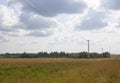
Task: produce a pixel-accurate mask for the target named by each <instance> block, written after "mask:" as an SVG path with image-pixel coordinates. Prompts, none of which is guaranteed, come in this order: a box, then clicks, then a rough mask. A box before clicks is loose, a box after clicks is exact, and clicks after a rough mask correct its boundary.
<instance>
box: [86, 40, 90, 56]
mask: <svg viewBox="0 0 120 83" xmlns="http://www.w3.org/2000/svg"><path fill="white" fill-rule="evenodd" d="M87 42H88V58H90V53H89V52H90V48H89V44H90V40H87Z"/></svg>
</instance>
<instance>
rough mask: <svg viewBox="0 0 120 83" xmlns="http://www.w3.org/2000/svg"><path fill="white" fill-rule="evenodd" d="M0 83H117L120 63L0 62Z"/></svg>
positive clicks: (76, 60)
mask: <svg viewBox="0 0 120 83" xmlns="http://www.w3.org/2000/svg"><path fill="white" fill-rule="evenodd" d="M0 83H120V59H117V58H110V59H66V58H63V59H57V58H54V59H52V58H48V59H0Z"/></svg>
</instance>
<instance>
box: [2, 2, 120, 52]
mask: <svg viewBox="0 0 120 83" xmlns="http://www.w3.org/2000/svg"><path fill="white" fill-rule="evenodd" d="M119 3H120V0H0V53H6V52H10V53H17V52H18V53H21V52H40V51H48V52H51V51H65V52H81V51H87V40H90V51H91V52H101V51H102V48H103V51H110V52H111V53H120V5H119Z"/></svg>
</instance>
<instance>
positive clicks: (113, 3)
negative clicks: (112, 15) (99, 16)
mask: <svg viewBox="0 0 120 83" xmlns="http://www.w3.org/2000/svg"><path fill="white" fill-rule="evenodd" d="M102 4H103V6H104V7H105V8H108V9H112V10H120V0H102Z"/></svg>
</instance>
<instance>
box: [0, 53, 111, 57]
mask: <svg viewBox="0 0 120 83" xmlns="http://www.w3.org/2000/svg"><path fill="white" fill-rule="evenodd" d="M0 58H110V53H109V52H104V53H102V54H99V53H89V54H88V53H87V52H80V53H65V52H51V53H47V52H39V53H26V52H24V53H5V54H0Z"/></svg>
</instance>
